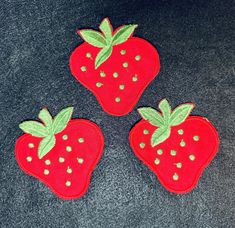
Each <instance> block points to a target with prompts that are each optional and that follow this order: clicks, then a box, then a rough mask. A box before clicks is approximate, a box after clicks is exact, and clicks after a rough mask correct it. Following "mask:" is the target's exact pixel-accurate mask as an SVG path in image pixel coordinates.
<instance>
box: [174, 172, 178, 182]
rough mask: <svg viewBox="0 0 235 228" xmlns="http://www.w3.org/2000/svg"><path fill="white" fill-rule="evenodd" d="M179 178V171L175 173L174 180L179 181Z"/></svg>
mask: <svg viewBox="0 0 235 228" xmlns="http://www.w3.org/2000/svg"><path fill="white" fill-rule="evenodd" d="M178 179H179V176H178V174H177V173H175V174H174V175H173V180H174V181H177V180H178Z"/></svg>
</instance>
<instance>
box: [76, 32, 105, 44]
mask: <svg viewBox="0 0 235 228" xmlns="http://www.w3.org/2000/svg"><path fill="white" fill-rule="evenodd" d="M79 34H80V35H81V37H82V38H83V39H84V40H85V41H86V42H87V43H89V44H91V45H92V46H95V47H99V48H103V47H105V46H106V45H107V44H106V41H105V38H104V36H103V35H102V34H101V33H99V32H96V31H94V30H91V29H84V30H80V31H79Z"/></svg>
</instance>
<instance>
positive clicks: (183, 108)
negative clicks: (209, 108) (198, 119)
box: [170, 104, 194, 126]
mask: <svg viewBox="0 0 235 228" xmlns="http://www.w3.org/2000/svg"><path fill="white" fill-rule="evenodd" d="M193 108H194V105H193V104H182V105H180V106H178V107H176V108H175V110H174V111H173V112H172V114H171V117H170V125H171V126H177V125H179V124H181V123H183V122H184V121H185V120H186V118H187V117H188V116H189V114H190V112H191V111H192V109H193Z"/></svg>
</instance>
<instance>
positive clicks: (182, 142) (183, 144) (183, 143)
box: [180, 139, 186, 147]
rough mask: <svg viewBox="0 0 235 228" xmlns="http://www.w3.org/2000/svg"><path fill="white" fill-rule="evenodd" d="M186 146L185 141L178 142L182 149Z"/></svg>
mask: <svg viewBox="0 0 235 228" xmlns="http://www.w3.org/2000/svg"><path fill="white" fill-rule="evenodd" d="M185 145H186V143H185V141H184V140H183V139H182V140H181V142H180V146H182V147H184V146H185Z"/></svg>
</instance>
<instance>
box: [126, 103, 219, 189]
mask: <svg viewBox="0 0 235 228" xmlns="http://www.w3.org/2000/svg"><path fill="white" fill-rule="evenodd" d="M193 108H194V105H193V104H191V103H187V104H183V105H180V106H178V107H177V108H175V109H174V110H173V111H171V107H170V105H169V103H168V102H167V100H166V99H164V100H162V101H161V102H160V103H159V109H160V110H161V113H159V112H158V111H156V110H155V109H153V108H150V107H143V108H139V109H138V111H139V113H140V115H141V116H142V118H143V120H141V121H140V122H138V123H137V124H136V125H135V126H134V127H133V128H132V130H131V132H130V135H129V140H130V144H131V147H132V149H133V151H134V153H135V154H136V156H137V157H138V158H139V159H140V160H142V161H143V162H144V163H145V164H146V165H147V166H148V167H149V168H150V169H151V170H152V171H153V172H154V173H155V174H156V176H157V177H158V179H159V181H160V182H161V184H162V185H163V186H164V187H165V188H166V189H167V190H168V191H170V192H174V193H187V192H189V191H191V190H192V189H193V188H194V187H195V186H196V184H197V182H198V180H199V178H200V175H201V174H202V172H203V170H204V169H205V168H206V167H207V166H208V165H209V163H210V162H211V160H212V159H213V158H214V156H215V155H216V153H217V150H218V146H219V138H218V133H217V131H216V129H215V127H214V126H213V125H212V124H211V123H210V122H209V121H208V120H207V119H206V118H205V117H200V116H189V114H190V112H191V111H192V109H193Z"/></svg>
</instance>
